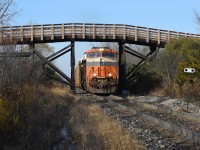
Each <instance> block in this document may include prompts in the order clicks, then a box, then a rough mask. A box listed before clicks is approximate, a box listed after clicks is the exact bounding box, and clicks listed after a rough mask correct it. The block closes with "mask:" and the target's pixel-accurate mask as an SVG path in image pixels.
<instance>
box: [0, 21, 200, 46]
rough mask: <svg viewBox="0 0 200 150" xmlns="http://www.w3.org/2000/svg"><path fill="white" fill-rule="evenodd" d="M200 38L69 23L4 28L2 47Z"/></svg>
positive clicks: (0, 37) (0, 35)
mask: <svg viewBox="0 0 200 150" xmlns="http://www.w3.org/2000/svg"><path fill="white" fill-rule="evenodd" d="M180 37H193V38H200V34H191V33H184V32H176V31H169V30H161V29H154V28H146V27H140V26H132V25H125V24H92V23H85V24H84V23H66V24H42V25H24V26H3V27H0V44H1V45H2V44H9V43H15V44H29V43H51V42H62V41H71V40H74V41H113V42H117V41H119V40H123V41H125V42H127V43H136V44H137V43H139V44H143V45H150V44H158V45H161V46H164V45H165V44H166V42H167V41H169V40H170V39H173V38H180Z"/></svg>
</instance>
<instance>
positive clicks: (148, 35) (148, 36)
mask: <svg viewBox="0 0 200 150" xmlns="http://www.w3.org/2000/svg"><path fill="white" fill-rule="evenodd" d="M149 38H150V34H149V28H147V39H146V42H147V43H149Z"/></svg>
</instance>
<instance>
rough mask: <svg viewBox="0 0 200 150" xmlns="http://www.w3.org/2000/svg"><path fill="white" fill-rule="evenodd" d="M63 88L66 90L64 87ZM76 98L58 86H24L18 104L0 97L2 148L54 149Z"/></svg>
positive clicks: (16, 100) (0, 143)
mask: <svg viewBox="0 0 200 150" xmlns="http://www.w3.org/2000/svg"><path fill="white" fill-rule="evenodd" d="M61 91H64V90H63V89H61ZM71 99H72V98H70V97H69V96H67V95H66V93H64V92H61V93H60V92H59V90H58V88H56V90H54V89H47V88H46V87H44V86H39V87H32V86H24V87H23V89H21V93H20V96H19V97H18V99H15V103H13V102H12V101H9V100H3V99H0V135H1V136H0V147H1V148H2V149H20V150H21V149H51V148H52V146H53V145H54V144H55V143H56V142H57V139H56V137H55V135H56V132H57V131H58V129H60V128H61V127H62V126H63V124H64V121H65V119H66V116H67V108H68V107H69V105H68V103H69V101H71Z"/></svg>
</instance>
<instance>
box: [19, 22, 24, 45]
mask: <svg viewBox="0 0 200 150" xmlns="http://www.w3.org/2000/svg"><path fill="white" fill-rule="evenodd" d="M20 34H21V42H23V41H24V30H23V26H21V33H20Z"/></svg>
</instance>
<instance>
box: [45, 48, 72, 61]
mask: <svg viewBox="0 0 200 150" xmlns="http://www.w3.org/2000/svg"><path fill="white" fill-rule="evenodd" d="M69 51H71V49H68V50H65V51H63V52H62V53H61V54H59V55H57V56H55V57H52V58H50V59H49V61H53V60H55V59H57V58H58V57H60V56H62V55H64V54H66V53H68V52H69Z"/></svg>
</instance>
